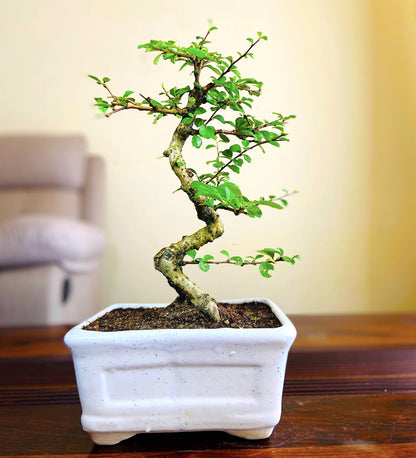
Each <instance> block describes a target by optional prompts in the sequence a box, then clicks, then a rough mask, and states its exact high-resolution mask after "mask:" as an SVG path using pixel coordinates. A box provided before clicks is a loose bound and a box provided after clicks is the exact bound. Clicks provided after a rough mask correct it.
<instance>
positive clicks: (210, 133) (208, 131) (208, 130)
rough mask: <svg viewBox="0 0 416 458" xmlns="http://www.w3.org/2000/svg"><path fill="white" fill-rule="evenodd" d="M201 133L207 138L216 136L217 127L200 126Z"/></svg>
mask: <svg viewBox="0 0 416 458" xmlns="http://www.w3.org/2000/svg"><path fill="white" fill-rule="evenodd" d="M199 135H201V137H204V138H207V139H210V138H214V137H215V128H214V127H212V126H205V125H203V126H201V127H200V128H199Z"/></svg>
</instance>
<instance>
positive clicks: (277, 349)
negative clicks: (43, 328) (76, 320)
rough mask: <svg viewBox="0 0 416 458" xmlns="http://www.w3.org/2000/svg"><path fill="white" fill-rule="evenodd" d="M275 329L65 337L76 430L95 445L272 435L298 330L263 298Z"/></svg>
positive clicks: (75, 330)
mask: <svg viewBox="0 0 416 458" xmlns="http://www.w3.org/2000/svg"><path fill="white" fill-rule="evenodd" d="M253 300H255V301H261V302H264V303H266V304H268V305H269V306H270V308H271V309H272V310H273V312H274V313H275V314H276V316H277V317H278V319H279V321H280V322H281V323H282V326H281V327H279V328H270V329H233V328H222V329H180V330H176V329H163V330H162V329H160V330H159V329H157V330H149V331H119V332H96V331H86V330H83V329H82V327H83V326H84V325H85V324H86V323H88V322H91V321H93V320H95V319H96V318H97V317H99V316H101V315H103V314H104V313H106V312H108V311H110V310H112V309H114V308H120V307H155V306H157V307H159V306H160V307H163V306H165V305H166V304H115V305H112V306H110V307H108V308H107V309H104V310H102V311H101V312H100V313H98V314H97V315H95V316H93V317H91V318H90V319H88V320H86V321H85V322H83V323H81V324H79V325H78V326H76V327H74V328H73V329H71V330H70V331H69V332H68V333H67V334H66V336H65V343H66V344H67V346H68V347H69V348H70V350H71V352H72V357H73V360H74V366H75V372H76V378H77V384H78V391H79V396H80V400H81V405H82V416H81V422H82V426H83V428H84V430H85V431H87V432H88V433H89V434H90V435H91V438H92V440H93V441H94V442H95V443H97V444H108V445H110V444H116V443H117V442H120V441H121V440H123V439H127V438H128V437H131V436H133V435H135V434H137V433H145V432H146V433H149V432H177V431H225V432H228V433H230V434H233V435H235V436H239V437H243V438H247V439H264V438H266V437H269V436H270V434H271V433H272V431H273V428H274V426H275V425H276V424H277V423H278V422H279V420H280V415H281V404H282V390H283V381H284V375H285V369H286V361H287V356H288V352H289V349H290V347H291V345H292V343H293V341H294V339H295V337H296V329H295V327H294V326H293V324H292V323H291V322H290V320H289V319H288V318H287V317H286V315H285V314H284V313H283V312H282V311H281V310H280V309H279V308H278V307H277V306H276V305H275V304H273V303H272V302H271V301H269V300H268V299H258V298H256V299H239V300H232V301H227V302H231V303H234V304H239V303H242V302H248V301H253Z"/></svg>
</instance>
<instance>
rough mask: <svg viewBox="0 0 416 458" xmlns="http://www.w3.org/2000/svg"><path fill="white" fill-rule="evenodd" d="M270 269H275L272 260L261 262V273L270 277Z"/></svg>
mask: <svg viewBox="0 0 416 458" xmlns="http://www.w3.org/2000/svg"><path fill="white" fill-rule="evenodd" d="M270 270H274V265H273V264H271V263H270V262H262V263H260V264H259V271H260V273H261V275H263V277H265V278H270V277H271V275H270V274H269V271H270Z"/></svg>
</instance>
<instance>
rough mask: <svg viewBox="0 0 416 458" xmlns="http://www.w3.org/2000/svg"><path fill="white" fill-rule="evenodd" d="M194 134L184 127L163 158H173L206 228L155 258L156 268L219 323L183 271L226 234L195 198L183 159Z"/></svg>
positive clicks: (211, 305)
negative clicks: (190, 255)
mask: <svg viewBox="0 0 416 458" xmlns="http://www.w3.org/2000/svg"><path fill="white" fill-rule="evenodd" d="M190 133H191V129H190V128H189V127H187V126H185V125H184V124H183V123H180V124H179V126H178V127H177V128H176V130H175V132H174V134H173V137H172V140H171V142H170V145H169V148H168V149H167V150H166V151H165V152H164V153H163V154H164V155H165V156H167V157H168V158H169V162H170V166H171V168H172V170H173V171H174V172H175V174H176V176H177V177H178V178H179V181H180V183H181V189H182V190H183V191H184V192H185V193H186V194H187V195H188V197H189V199H190V200H191V202H192V203H193V204H194V206H195V209H196V212H197V216H198V218H199V219H200V220H202V221H203V222H204V223H205V224H206V226H205V227H203V228H201V229H199V230H198V231H196V232H195V233H194V234H191V235H187V236H184V237H183V238H182V240H180V241H178V242H175V243H172V244H171V245H170V246H168V247H166V248H162V249H161V250H160V251H159V253H157V254H156V256H155V257H154V265H155V268H156V269H157V270H158V271H160V272H161V273H162V274H163V275H164V276H165V277H166V278H167V280H168V283H169V285H170V286H172V287H173V288H174V289H175V290H176V291H177V293H178V294H179V296H180V297H183V298H186V299H187V300H189V301H190V302H191V303H192V304H193V305H194V306H195V307H197V308H198V309H199V310H201V311H203V312H204V313H206V314H208V315H209V316H210V317H211V318H212V319H214V320H216V321H219V320H220V315H219V311H218V306H217V303H216V301H215V300H214V299H213V298H212V297H211V296H210V295H209V294H207V293H205V292H204V291H203V290H202V289H201V288H199V287H198V286H197V285H196V284H195V283H194V282H192V281H191V280H190V279H189V278H188V277H187V276H186V275H185V274H184V273H183V271H182V261H183V258H184V256H185V254H186V252H187V251H188V250H192V249H195V250H198V249H199V248H201V247H202V246H203V245H205V244H207V243H209V242H212V241H213V240H215V239H216V238H218V237H220V236H221V235H222V234H223V233H224V227H223V224H222V221H221V219H220V217H219V215H218V213H217V212H216V211H215V210H213V209H212V208H210V207H208V206H206V205H203V204H204V203H205V198H204V197H201V196H200V197H198V196H195V192H194V190H193V189H192V188H191V183H192V181H193V180H192V176H193V174H192V172H191V171H190V170H188V169H187V168H186V166H185V161H184V159H183V157H182V149H183V145H184V143H185V141H186V139H187V138H188V137H189V135H190Z"/></svg>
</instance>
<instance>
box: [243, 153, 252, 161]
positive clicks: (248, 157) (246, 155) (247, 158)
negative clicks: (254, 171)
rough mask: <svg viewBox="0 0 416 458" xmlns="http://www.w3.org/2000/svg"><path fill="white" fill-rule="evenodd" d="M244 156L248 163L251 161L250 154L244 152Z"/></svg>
mask: <svg viewBox="0 0 416 458" xmlns="http://www.w3.org/2000/svg"><path fill="white" fill-rule="evenodd" d="M243 157H244V159H245V160H246V161H247V162H248V163H250V162H251V157H250V156H249V155H248V154H244V155H243Z"/></svg>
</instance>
